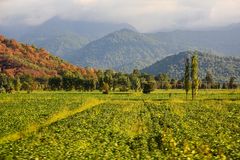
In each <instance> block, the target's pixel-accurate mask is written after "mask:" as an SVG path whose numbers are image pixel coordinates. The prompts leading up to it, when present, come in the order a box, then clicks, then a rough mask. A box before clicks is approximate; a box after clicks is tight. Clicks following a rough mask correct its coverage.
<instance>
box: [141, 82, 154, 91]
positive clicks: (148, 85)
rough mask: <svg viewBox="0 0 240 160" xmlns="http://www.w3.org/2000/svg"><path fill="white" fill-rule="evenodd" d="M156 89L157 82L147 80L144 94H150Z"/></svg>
mask: <svg viewBox="0 0 240 160" xmlns="http://www.w3.org/2000/svg"><path fill="white" fill-rule="evenodd" d="M154 89H155V83H154V82H153V81H150V82H146V83H144V85H143V93H144V94H149V93H151V92H152V91H154Z"/></svg>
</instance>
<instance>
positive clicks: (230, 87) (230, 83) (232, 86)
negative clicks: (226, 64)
mask: <svg viewBox="0 0 240 160" xmlns="http://www.w3.org/2000/svg"><path fill="white" fill-rule="evenodd" d="M235 80H236V77H230V79H229V83H228V88H229V89H234V88H237V85H236V84H234V81H235Z"/></svg>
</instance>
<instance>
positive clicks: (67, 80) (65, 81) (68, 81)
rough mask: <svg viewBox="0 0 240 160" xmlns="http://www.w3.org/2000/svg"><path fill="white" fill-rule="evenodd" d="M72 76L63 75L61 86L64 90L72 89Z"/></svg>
mask: <svg viewBox="0 0 240 160" xmlns="http://www.w3.org/2000/svg"><path fill="white" fill-rule="evenodd" d="M74 83H75V82H74V77H70V76H64V77H63V78H62V88H63V89H64V90H65V91H71V90H73V89H74Z"/></svg>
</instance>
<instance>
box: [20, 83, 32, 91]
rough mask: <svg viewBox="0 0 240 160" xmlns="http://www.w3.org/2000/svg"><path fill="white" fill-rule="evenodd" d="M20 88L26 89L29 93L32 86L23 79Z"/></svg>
mask: <svg viewBox="0 0 240 160" xmlns="http://www.w3.org/2000/svg"><path fill="white" fill-rule="evenodd" d="M21 90H24V91H27V93H31V92H32V91H33V88H32V86H31V84H29V83H28V82H26V81H25V82H23V83H22V87H21Z"/></svg>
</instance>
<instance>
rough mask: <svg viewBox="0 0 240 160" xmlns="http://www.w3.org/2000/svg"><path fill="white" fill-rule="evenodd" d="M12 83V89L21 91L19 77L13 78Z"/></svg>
mask: <svg viewBox="0 0 240 160" xmlns="http://www.w3.org/2000/svg"><path fill="white" fill-rule="evenodd" d="M13 83H14V89H15V91H17V92H18V91H20V89H21V85H22V84H21V81H20V78H19V77H17V78H15V79H14V81H13Z"/></svg>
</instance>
